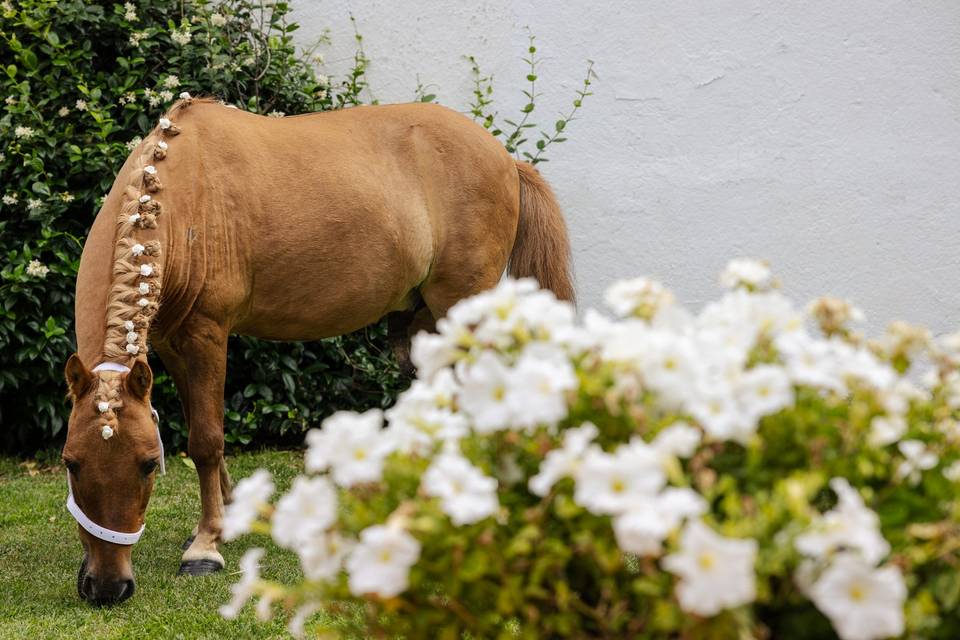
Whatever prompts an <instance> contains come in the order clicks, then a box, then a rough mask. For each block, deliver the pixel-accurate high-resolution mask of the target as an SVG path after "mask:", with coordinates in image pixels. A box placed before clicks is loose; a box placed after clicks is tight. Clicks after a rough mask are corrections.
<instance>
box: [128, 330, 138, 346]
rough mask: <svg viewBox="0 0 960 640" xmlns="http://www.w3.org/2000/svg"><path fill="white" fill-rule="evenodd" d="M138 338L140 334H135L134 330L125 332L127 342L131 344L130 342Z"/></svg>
mask: <svg viewBox="0 0 960 640" xmlns="http://www.w3.org/2000/svg"><path fill="white" fill-rule="evenodd" d="M139 338H140V336H138V335H137V332H136V331H131V332H129V333H127V342H129V343H131V344H132V343H135V342H136V341H137V340H138V339H139Z"/></svg>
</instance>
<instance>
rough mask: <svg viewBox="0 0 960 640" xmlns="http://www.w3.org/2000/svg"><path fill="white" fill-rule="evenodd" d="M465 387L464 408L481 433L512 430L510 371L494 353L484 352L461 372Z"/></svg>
mask: <svg viewBox="0 0 960 640" xmlns="http://www.w3.org/2000/svg"><path fill="white" fill-rule="evenodd" d="M459 373H460V380H461V383H462V387H461V389H460V395H459V397H458V399H459V401H460V407H461V408H462V409H463V411H464V412H465V413H467V415H469V416H470V417H471V418H472V419H473V427H474V429H476V431H477V432H478V433H491V432H493V431H499V430H501V429H506V428H508V427H509V426H510V419H511V417H512V414H513V410H512V408H511V406H510V405H509V404H508V403H507V389H508V386H509V384H510V382H511V380H510V370H509V369H508V368H507V367H506V366H505V365H504V364H503V363H502V362H501V361H500V359H499V358H498V357H497V356H496V355H494V353H493V352H491V351H484V352H483V353H481V354H480V356H479V357H478V358H477V361H476V362H474V363H473V364H472V365H470V366H469V367H466V366H465V367H462V368H461V369H460V371H459Z"/></svg>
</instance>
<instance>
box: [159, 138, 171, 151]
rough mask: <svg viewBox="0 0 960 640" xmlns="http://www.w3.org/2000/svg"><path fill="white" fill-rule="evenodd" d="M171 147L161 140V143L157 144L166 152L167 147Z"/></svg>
mask: <svg viewBox="0 0 960 640" xmlns="http://www.w3.org/2000/svg"><path fill="white" fill-rule="evenodd" d="M169 146H170V145H168V144H167V143H166V142H164V141H163V140H161V141H160V142H158V143H157V147H159V148H160V149H162V150H164V151H166V150H167V147H169Z"/></svg>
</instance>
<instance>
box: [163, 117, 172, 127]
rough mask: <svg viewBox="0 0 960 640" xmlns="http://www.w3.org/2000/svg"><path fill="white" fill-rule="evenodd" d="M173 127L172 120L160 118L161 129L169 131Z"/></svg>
mask: <svg viewBox="0 0 960 640" xmlns="http://www.w3.org/2000/svg"><path fill="white" fill-rule="evenodd" d="M171 126H173V123H172V122H170V118H160V128H161V129H169V128H170V127H171Z"/></svg>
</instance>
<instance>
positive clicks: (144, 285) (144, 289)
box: [139, 282, 150, 295]
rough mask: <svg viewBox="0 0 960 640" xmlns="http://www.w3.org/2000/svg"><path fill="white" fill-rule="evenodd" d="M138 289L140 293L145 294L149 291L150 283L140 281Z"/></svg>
mask: <svg viewBox="0 0 960 640" xmlns="http://www.w3.org/2000/svg"><path fill="white" fill-rule="evenodd" d="M139 290H140V293H141V294H142V295H147V294H148V293H150V285H149V284H148V283H146V282H141V283H140V289H139Z"/></svg>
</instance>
